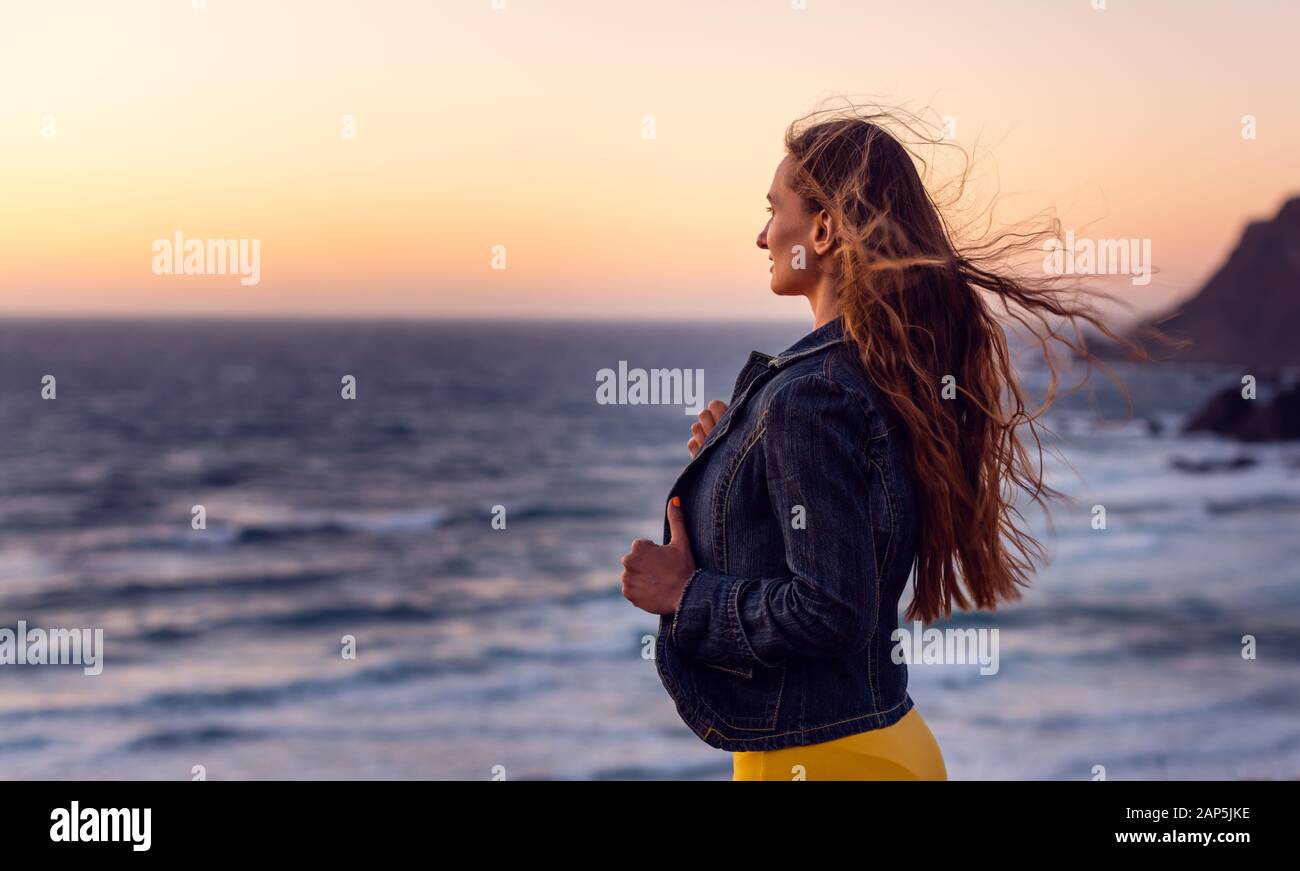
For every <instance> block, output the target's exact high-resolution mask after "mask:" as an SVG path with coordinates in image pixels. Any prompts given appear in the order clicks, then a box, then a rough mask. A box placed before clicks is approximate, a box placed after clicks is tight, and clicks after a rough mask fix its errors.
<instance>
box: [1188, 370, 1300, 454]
mask: <svg viewBox="0 0 1300 871" xmlns="http://www.w3.org/2000/svg"><path fill="white" fill-rule="evenodd" d="M1183 432H1212V433H1218V434H1219V435H1225V436H1228V437H1230V438H1234V439H1239V440H1241V441H1244V442H1273V441H1292V440H1295V439H1300V382H1297V383H1296V384H1293V385H1291V387H1289V388H1287V389H1286V390H1283V391H1281V392H1280V393H1278V394H1277V396H1276V397H1274V398H1273V400H1272V401H1271V402H1268V403H1266V404H1265V403H1261V402H1260V401H1259V400H1253V399H1243V398H1242V396H1241V391H1240V390H1239V389H1238V388H1236V387H1229V388H1227V389H1226V390H1224V391H1223V392H1221V393H1217V394H1215V395H1214V396H1213V397H1211V398H1210V401H1209V402H1207V403H1206V404H1205V405H1204V406H1202V407H1201V409H1200V410H1199V411H1197V412H1196V413H1195V414H1193V415H1192V416H1191V417H1190V418H1188V420H1187V423H1186V425H1184V427H1183Z"/></svg>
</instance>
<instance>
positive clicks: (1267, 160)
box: [0, 0, 1300, 319]
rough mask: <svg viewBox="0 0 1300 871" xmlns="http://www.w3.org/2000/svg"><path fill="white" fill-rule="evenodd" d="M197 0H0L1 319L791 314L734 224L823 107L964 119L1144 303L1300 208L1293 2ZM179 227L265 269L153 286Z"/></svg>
mask: <svg viewBox="0 0 1300 871" xmlns="http://www.w3.org/2000/svg"><path fill="white" fill-rule="evenodd" d="M192 5H193V2H192V0H87V2H63V0H30V2H11V3H6V4H5V10H4V16H3V18H4V21H3V26H2V27H0V82H3V87H0V155H3V161H2V162H0V192H2V193H3V199H2V201H0V202H2V203H3V210H2V211H0V314H24V315H85V314H104V315H133V314H150V315H257V316H262V315H303V316H328V317H355V316H430V317H431V316H444V315H445V316H473V317H479V316H481V317H503V316H520V317H581V318H588V317H625V316H633V317H664V318H710V319H712V318H727V317H761V318H769V317H770V318H788V319H798V318H804V317H806V314H807V312H806V305H804V304H803V303H802V302H801V301H791V300H779V299H775V298H773V297H772V296H771V294H770V292H769V291H768V289H767V288H768V280H769V276H768V268H767V267H768V263H767V256H766V254H765V253H763V252H760V251H759V250H758V249H757V248H756V247H755V242H754V240H755V236H756V234H757V233H758V231H759V230H760V229H761V228H762V226H763V224H764V222H765V220H766V213H765V210H764V207H765V206H766V201H765V200H764V194H766V192H767V189H768V185H769V183H770V182H771V179H772V172H773V170H774V168H775V166H776V164H777V162H778V161H779V160H780V158H781V153H782V152H781V136H782V133H783V131H784V128H785V126H786V125H787V124H788V123H789V122H790V121H791V120H793V119H794V118H796V117H798V116H800V115H802V114H804V113H806V112H808V111H810V110H812V109H814V108H816V107H817V105H818V103H819V101H822V100H825V99H827V98H830V97H834V96H835V95H837V94H849V95H857V96H866V95H875V96H879V97H883V98H885V99H887V100H890V101H893V102H894V103H897V104H904V105H906V106H909V107H911V108H914V109H919V108H923V107H925V106H927V105H928V106H929V107H931V109H932V110H933V111H934V112H935V113H937V114H946V115H951V116H952V117H953V118H954V119H956V124H957V127H956V133H957V136H956V139H957V141H958V142H959V143H961V144H963V145H967V146H969V145H971V144H973V143H974V141H975V139H976V137H977V136H978V137H979V140H980V142H981V144H982V146H983V153H984V155H985V157H984V158H983V159H984V161H985V162H984V163H983V164H981V167H982V172H983V175H982V176H981V178H982V179H983V182H982V184H983V185H984V188H985V189H990V190H991V189H992V185H993V184H994V183H996V185H997V187H998V189H999V190H1000V191H1001V192H1002V194H1003V195H1004V196H1005V197H1007V198H1008V199H1007V202H1006V206H1005V207H1004V210H1005V214H1006V216H1007V217H1008V218H1012V217H1016V216H1017V215H1019V214H1020V213H1021V212H1024V213H1026V214H1027V213H1029V212H1032V211H1036V210H1037V209H1038V208H1040V207H1042V206H1045V205H1054V206H1055V207H1056V208H1057V211H1058V213H1059V215H1060V217H1061V219H1062V221H1063V224H1064V227H1065V228H1067V229H1076V231H1077V232H1078V233H1080V234H1081V235H1087V236H1091V237H1114V238H1135V237H1138V238H1149V239H1151V240H1152V249H1153V254H1154V260H1155V263H1156V265H1157V267H1158V268H1159V269H1160V274H1159V275H1157V276H1156V277H1155V279H1154V280H1153V281H1152V282H1151V284H1150V285H1148V286H1146V287H1133V286H1131V285H1130V284H1128V283H1127V282H1124V283H1121V284H1119V285H1117V288H1118V289H1119V291H1120V292H1122V293H1123V294H1124V295H1127V297H1128V298H1129V299H1131V300H1132V302H1133V303H1134V304H1136V305H1138V306H1140V307H1143V308H1146V309H1152V308H1156V307H1159V306H1162V305H1164V304H1167V303H1168V302H1170V301H1171V300H1173V299H1175V298H1177V297H1178V296H1180V295H1184V294H1186V293H1189V292H1191V291H1192V290H1194V289H1195V288H1196V287H1198V286H1199V284H1200V283H1201V282H1202V281H1204V279H1205V278H1207V277H1208V275H1209V274H1210V272H1211V271H1212V270H1213V269H1214V268H1215V267H1216V266H1217V265H1218V264H1219V263H1220V262H1221V261H1222V259H1223V258H1224V257H1225V256H1226V254H1227V253H1228V251H1229V250H1230V249H1231V247H1232V245H1233V243H1234V242H1235V240H1236V238H1237V236H1238V234H1239V233H1240V231H1241V227H1242V225H1243V223H1244V222H1245V221H1247V220H1251V219H1256V218H1263V217H1271V216H1272V215H1273V214H1274V213H1275V212H1276V211H1277V209H1278V208H1279V206H1280V205H1281V203H1282V202H1283V201H1284V200H1285V198H1286V197H1287V196H1288V195H1295V194H1296V193H1300V174H1298V173H1297V169H1300V159H1298V158H1297V155H1300V112H1297V111H1296V110H1297V106H1298V105H1300V63H1297V57H1296V56H1297V51H1298V49H1297V46H1296V44H1295V40H1296V35H1297V33H1300V5H1297V4H1285V3H1274V2H1263V0H1259V2H1236V3H1228V2H1208V0H1206V2H1194V3H1189V2H1175V0H1169V2H1146V0H1108V2H1107V3H1106V5H1107V6H1108V8H1107V9H1105V10H1104V11H1099V10H1095V9H1093V8H1092V3H1091V2H1090V0H1021V2H1001V0H990V2H982V3H976V2H970V0H951V2H925V3H920V2H909V3H899V2H888V3H886V2H868V0H808V2H807V3H806V7H807V8H798V7H800V6H801V5H804V4H800V3H791V2H790V0H748V2H739V0H737V2H718V0H710V2H698V0H680V2H676V0H657V2H612V0H611V2H598V0H583V2H579V0H505V2H504V6H505V8H504V9H500V10H497V9H494V8H493V5H492V3H491V2H490V0H455V2H451V0H448V2H436V0H427V2H424V0H422V2H397V0H390V2H384V0H373V2H354V3H345V2H336V0H312V2H291V0H274V2H270V0H207V6H208V8H207V9H206V10H196V9H193V8H192ZM1247 114H1250V115H1254V116H1255V117H1256V119H1257V124H1258V138H1257V139H1255V140H1246V139H1243V138H1242V135H1241V130H1242V116H1244V115H1247ZM347 115H350V116H353V117H355V119H356V138H355V139H352V140H350V139H346V138H344V136H343V135H341V134H342V127H343V123H344V122H343V116H347ZM647 115H650V116H653V117H654V119H655V126H656V131H657V135H656V136H655V138H653V139H645V138H643V136H642V130H643V122H642V119H643V117H644V116H647ZM1004 210H1003V209H1000V210H999V214H1002V213H1003V211H1004ZM177 230H181V231H182V232H184V234H185V235H186V236H187V237H220V238H250V239H251V238H256V239H259V240H260V245H261V282H260V283H259V284H258V285H256V286H241V284H240V282H239V279H238V277H237V276H158V275H155V274H154V273H153V271H152V269H151V264H152V260H153V252H152V250H151V246H152V243H153V241H154V240H155V239H158V238H171V237H172V234H173V233H174V232H175V231H177ZM494 245H503V246H505V250H506V256H507V268H506V269H505V270H494V269H492V268H491V265H492V248H493V246H494Z"/></svg>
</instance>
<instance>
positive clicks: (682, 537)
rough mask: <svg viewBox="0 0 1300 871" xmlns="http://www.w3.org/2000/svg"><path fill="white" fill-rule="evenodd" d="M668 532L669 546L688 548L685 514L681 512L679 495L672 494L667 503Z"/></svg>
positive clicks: (689, 544) (688, 540)
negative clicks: (670, 499)
mask: <svg viewBox="0 0 1300 871" xmlns="http://www.w3.org/2000/svg"><path fill="white" fill-rule="evenodd" d="M668 532H669V541H668V544H669V546H670V547H677V548H686V549H687V550H689V549H690V546H691V542H690V539H689V538H688V537H687V535H686V515H685V513H683V512H682V497H680V496H674V497H673V498H672V501H670V502H669V503H668Z"/></svg>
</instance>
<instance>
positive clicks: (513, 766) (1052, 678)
mask: <svg viewBox="0 0 1300 871" xmlns="http://www.w3.org/2000/svg"><path fill="white" fill-rule="evenodd" d="M809 329H810V326H809V325H808V324H806V323H793V324H729V325H722V324H689V325H686V324H668V323H583V324H560V323H540V322H539V323H524V322H499V323H490V322H463V323H458V322H419V321H411V322H361V323H354V322H347V323H344V322H308V321H302V322H289V321H285V322H265V321H253V322H217V321H208V322H184V321H22V320H10V321H5V322H3V323H0V444H2V445H3V450H2V451H0V627H9V628H11V629H12V628H14V627H15V625H16V623H17V621H19V620H23V621H26V623H27V625H28V626H35V627H95V628H101V629H102V630H103V637H104V659H103V670H102V672H101V673H100V674H97V675H89V674H86V673H84V670H83V669H82V668H81V667H79V666H70V665H60V666H36V665H4V666H0V778H5V779H17V778H84V779H105V778H158V779H191V778H193V777H196V776H199V774H200V773H201V774H202V776H204V777H206V778H207V779H213V780H229V779H261V778H276V779H324V778H344V779H352V778H373V779H442V778H461V779H489V778H493V777H498V778H500V777H505V778H506V779H516V780H519V779H533V778H560V779H609V778H637V779H641V778H644V779H658V778H700V779H727V778H729V777H730V773H731V761H730V755H729V754H727V753H725V752H723V751H719V750H715V749H713V748H711V747H708V746H707V745H705V744H703V743H702V742H701V741H699V740H698V739H697V738H696V737H695V736H694V735H693V734H692V733H691V732H690V731H689V730H688V729H687V728H686V727H685V725H683V724H682V723H681V722H680V720H679V719H678V718H677V715H676V712H675V710H674V707H673V705H672V702H671V701H670V700H669V698H668V696H667V695H666V694H665V692H664V691H663V688H662V687H661V685H660V683H659V679H658V677H657V675H656V673H655V668H654V663H653V661H651V660H650V659H648V658H647V657H648V656H649V655H652V653H653V646H652V645H651V644H650V643H649V639H652V637H653V635H654V632H655V629H656V626H657V621H656V618H655V617H654V616H653V615H650V614H647V613H644V612H642V611H639V610H637V609H636V608H634V607H633V606H632V605H630V604H629V603H628V602H627V601H625V600H624V599H623V598H622V595H621V592H620V582H619V574H620V572H621V566H620V565H619V558H620V557H621V556H622V555H623V554H624V553H625V552H626V550H627V547H628V544H629V543H630V541H631V540H632V539H633V538H636V537H647V538H650V539H652V540H655V541H658V540H659V539H660V536H661V532H662V518H661V515H660V511H661V509H662V506H663V502H664V498H665V496H666V495H667V490H668V487H669V486H670V485H671V484H672V482H673V480H674V479H675V478H676V476H677V473H678V472H679V471H680V469H681V467H682V466H683V465H684V463H685V462H686V460H687V458H688V455H687V451H686V441H687V439H688V438H689V424H690V422H691V420H692V418H691V417H688V416H686V415H685V414H683V409H682V407H681V406H679V405H678V406H674V405H616V404H601V403H600V402H598V401H597V398H596V391H597V386H598V380H597V377H598V376H597V373H598V372H599V371H600V370H601V369H606V368H609V369H617V368H618V366H619V364H620V361H625V362H626V363H627V365H628V366H632V367H645V368H650V367H670V368H679V369H683V370H696V369H698V370H701V371H702V373H703V377H704V391H703V392H704V396H705V397H706V398H715V397H716V398H721V399H723V400H727V399H729V398H730V394H731V388H732V385H733V383H734V380H735V377H736V374H737V373H738V371H739V369H740V367H741V366H742V365H743V363H744V361H745V358H746V357H747V355H748V353H749V351H750V350H751V349H758V350H762V351H765V352H769V353H775V352H777V351H780V350H782V349H784V348H785V347H787V346H789V345H790V344H792V343H793V342H794V341H795V340H797V339H798V338H799V337H800V336H802V335H803V334H804V333H806V332H807V331H808V330H809ZM1024 365H1025V377H1026V381H1027V383H1029V384H1030V385H1033V386H1038V387H1041V385H1042V384H1043V379H1044V371H1043V369H1042V367H1041V366H1035V365H1033V363H1032V361H1028V360H1027V361H1026V362H1025V364H1024ZM1118 369H1119V374H1120V375H1121V377H1122V378H1123V379H1124V381H1125V383H1126V385H1127V386H1128V388H1129V389H1130V391H1131V392H1132V395H1133V398H1134V403H1135V412H1134V415H1133V417H1132V418H1131V419H1127V420H1126V419H1125V418H1124V403H1123V401H1122V399H1121V397H1120V396H1119V394H1118V393H1117V392H1116V391H1114V390H1113V389H1111V388H1110V387H1109V386H1108V384H1107V382H1106V381H1105V379H1104V378H1103V377H1101V376H1100V375H1094V378H1093V381H1092V382H1090V383H1092V384H1093V385H1094V386H1095V387H1096V391H1095V393H1093V394H1089V393H1087V392H1081V393H1079V394H1076V395H1072V396H1070V397H1067V398H1065V399H1063V400H1061V402H1060V403H1059V404H1058V405H1057V407H1056V408H1054V409H1053V411H1052V412H1050V413H1049V416H1048V418H1047V424H1048V426H1049V427H1051V429H1052V430H1053V431H1054V433H1055V435H1054V436H1053V437H1052V438H1051V439H1050V440H1049V442H1048V444H1049V447H1051V449H1052V453H1050V454H1049V455H1048V456H1047V457H1046V463H1047V474H1048V478H1049V482H1050V483H1052V484H1053V485H1054V486H1056V487H1057V488H1058V489H1061V490H1063V491H1065V492H1067V493H1068V494H1069V495H1070V496H1071V497H1072V498H1073V499H1074V501H1073V502H1062V503H1060V504H1058V505H1057V506H1056V507H1055V508H1054V509H1053V512H1052V516H1051V527H1048V526H1047V525H1046V521H1045V520H1044V519H1043V518H1040V517H1038V516H1037V515H1031V517H1032V519H1033V522H1034V523H1035V526H1036V528H1039V529H1040V532H1041V534H1042V535H1043V537H1044V541H1045V543H1046V544H1047V545H1048V547H1049V551H1050V553H1051V562H1050V563H1049V564H1048V565H1047V566H1046V567H1045V568H1043V570H1042V571H1040V572H1039V574H1038V575H1037V577H1036V578H1035V581H1034V584H1033V586H1032V587H1031V588H1030V589H1029V590H1028V591H1027V592H1026V594H1025V597H1024V599H1023V601H1021V602H1019V603H1014V604H1011V605H1008V606H1005V607H1004V608H1002V609H1000V610H999V611H997V612H995V613H980V614H962V615H957V616H955V617H953V618H952V619H951V620H948V621H945V622H943V623H941V624H938V625H939V626H940V627H941V628H942V627H962V628H996V629H997V630H998V637H999V645H1000V655H999V667H998V670H997V672H996V673H995V674H980V670H979V667H978V666H977V665H973V664H972V665H919V664H918V665H913V666H911V668H910V684H909V691H910V693H911V695H912V697H913V699H914V700H915V701H916V704H917V706H918V708H919V709H920V710H921V712H922V714H923V715H924V716H925V718H926V720H927V721H928V722H929V723H930V726H931V728H932V730H933V731H934V733H935V735H936V737H937V738H938V740H939V743H940V745H941V747H942V748H943V751H944V755H945V759H946V761H947V765H948V773H949V776H950V777H951V778H954V779H995V778H1010V779H1066V780H1086V779H1093V778H1095V777H1097V776H1098V772H1099V771H1101V770H1104V773H1105V777H1106V778H1107V779H1115V780H1122V779H1187V778H1211V779H1219V778H1296V777H1300V669H1297V665H1298V664H1300V583H1298V581H1300V535H1297V534H1296V532H1297V528H1298V524H1297V521H1298V520H1300V444H1290V445H1269V446H1260V445H1251V446H1238V445H1233V444H1230V443H1228V442H1224V441H1222V440H1219V439H1216V438H1212V437H1200V436H1198V437H1185V436H1180V435H1179V434H1178V425H1179V423H1180V421H1181V420H1182V419H1183V418H1184V417H1185V416H1186V415H1187V414H1188V413H1189V412H1190V411H1191V410H1192V409H1194V408H1195V407H1196V405H1197V403H1198V402H1199V401H1200V400H1202V399H1204V398H1205V397H1206V396H1208V395H1209V394H1210V393H1211V392H1212V391H1213V390H1215V389H1217V388H1219V387H1222V386H1224V385H1228V384H1233V383H1236V382H1237V381H1238V380H1239V378H1240V375H1241V373H1237V372H1232V371H1228V370H1226V369H1224V370H1216V369H1214V368H1212V367H1195V368H1193V367H1179V368H1169V367H1165V368H1147V369H1138V368H1132V367H1124V366H1120V367H1118ZM46 375H53V376H54V378H55V381H54V387H55V390H56V394H55V398H54V399H43V398H42V379H43V378H44V377H45V376H46ZM349 375H350V376H353V378H355V389H356V398H355V399H351V400H345V399H343V398H342V396H341V390H342V386H341V385H342V381H343V379H344V378H345V377H346V376H349ZM1235 457H1244V458H1245V459H1243V460H1241V462H1240V463H1239V464H1237V465H1236V466H1235V467H1233V466H1231V465H1229V466H1228V467H1225V468H1218V467H1215V466H1213V464H1211V466H1210V468H1209V469H1208V470H1201V471H1196V470H1195V469H1196V464H1197V463H1199V462H1201V461H1207V460H1208V461H1215V460H1222V459H1231V458H1235ZM1095 505H1101V506H1104V508H1105V517H1106V528H1105V529H1096V528H1094V517H1095V516H1096V513H1095V511H1094V510H1093V506H1095ZM195 506H202V508H203V514H204V519H205V523H206V528H203V529H195V528H193V525H192V520H193V518H194V509H195ZM501 516H503V517H504V519H505V524H504V527H505V528H494V524H493V518H494V517H501ZM497 525H498V526H499V525H500V524H497ZM1243 636H1253V638H1254V639H1255V649H1256V652H1257V655H1256V656H1255V657H1254V658H1243V656H1242V649H1243ZM345 638H350V639H352V641H353V643H354V645H355V657H354V658H348V657H345V656H344V655H343V654H344V648H345V644H346V641H345ZM199 766H201V768H200V767H199ZM1098 766H1100V767H1101V768H1100V769H1099V768H1098Z"/></svg>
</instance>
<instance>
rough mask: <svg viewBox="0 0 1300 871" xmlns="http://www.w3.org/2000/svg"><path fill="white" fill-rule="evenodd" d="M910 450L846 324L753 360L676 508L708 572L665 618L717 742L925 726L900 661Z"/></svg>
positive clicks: (693, 716)
mask: <svg viewBox="0 0 1300 871" xmlns="http://www.w3.org/2000/svg"><path fill="white" fill-rule="evenodd" d="M905 447H906V433H905V432H904V429H903V427H902V425H901V424H900V423H899V422H898V420H897V419H896V418H895V417H894V416H893V414H892V412H891V411H890V410H889V409H888V408H887V406H886V404H885V402H884V401H883V399H882V398H881V394H880V393H879V392H878V391H877V390H876V388H875V387H874V386H873V385H872V384H871V382H870V381H869V379H868V377H867V374H866V372H865V370H864V369H863V367H862V364H861V362H860V361H859V359H858V357H857V354H856V351H855V349H854V347H853V345H852V343H851V342H849V341H847V340H846V339H845V336H844V331H843V323H842V320H841V319H836V320H834V321H831V322H830V323H828V324H826V325H824V326H822V327H820V328H818V329H816V330H814V331H813V332H811V333H809V334H808V335H807V336H805V337H804V338H802V339H800V340H799V341H798V342H796V343H795V344H794V345H793V346H791V347H790V348H789V349H788V350H786V351H785V352H783V353H781V354H779V355H777V356H775V357H771V356H768V355H766V354H762V353H759V352H758V351H754V352H753V353H751V354H750V357H749V361H748V363H747V364H746V365H745V367H744V369H743V370H742V371H741V373H740V377H739V378H738V379H737V380H736V388H735V392H734V393H733V395H732V398H731V404H730V407H729V408H728V409H727V411H726V413H725V414H723V416H722V418H721V419H720V420H719V421H718V422H717V425H716V426H715V427H714V428H713V430H712V431H711V432H710V433H709V435H708V437H707V438H706V439H705V440H704V443H703V444H702V445H701V446H700V448H699V450H698V452H697V453H696V455H695V457H694V458H693V459H692V460H691V462H690V463H688V464H687V466H686V469H685V470H684V471H683V472H682V474H681V476H680V477H679V478H678V479H677V482H676V483H675V484H674V485H673V488H672V490H671V491H670V493H669V498H670V499H671V497H672V496H680V497H681V499H682V509H683V511H684V513H685V519H686V528H687V530H688V531H689V535H690V540H691V542H690V543H691V551H692V554H693V556H694V558H695V564H696V566H697V571H696V572H695V574H693V575H692V576H691V578H690V580H689V581H688V583H687V586H686V589H685V592H684V593H683V596H682V600H681V603H680V604H679V606H678V609H677V611H676V612H675V613H673V614H668V615H664V616H662V617H661V618H660V621H659V633H658V637H657V639H656V646H655V666H656V669H657V670H658V672H659V677H660V679H661V680H662V681H663V684H664V688H665V689H666V690H667V691H668V694H669V695H670V696H671V697H672V699H673V701H674V702H675V703H676V705H677V711H678V713H679V714H680V715H681V717H682V719H683V720H684V721H685V722H686V725H688V726H689V727H690V728H691V730H692V731H693V732H694V733H695V734H696V735H698V736H699V737H700V738H701V739H702V740H703V741H704V742H705V743H707V744H709V745H711V746H713V747H718V748H720V749H723V750H733V751H734V750H774V749H779V748H782V747H790V746H796V745H802V744H814V743H819V742H822V741H829V740H832V739H834V738H840V737H843V736H845V735H851V734H854V733H857V732H865V731H868V730H871V729H879V728H882V727H884V726H888V725H891V724H892V723H895V722H897V721H898V720H899V719H901V718H902V716H903V715H904V714H906V713H907V712H908V711H909V710H910V709H911V707H912V699H911V697H910V696H909V695H908V694H907V666H906V665H905V664H901V663H895V662H894V661H893V658H892V657H891V656H890V652H891V648H892V646H893V644H894V642H893V640H892V639H891V637H890V636H891V633H892V632H893V631H894V630H895V629H896V628H897V626H898V602H899V598H900V596H901V595H902V592H903V589H904V587H905V586H906V584H907V580H908V577H909V574H910V571H911V567H912V564H913V562H914V558H915V548H916V534H917V531H916V510H915V502H914V492H913V486H912V478H911V475H910V473H909V472H908V466H907V463H906V460H905V456H906V454H905ZM666 508H667V505H665V510H666ZM669 538H670V531H669V528H668V525H667V523H665V525H664V539H663V540H664V543H665V544H666V543H667V542H668V541H669Z"/></svg>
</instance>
